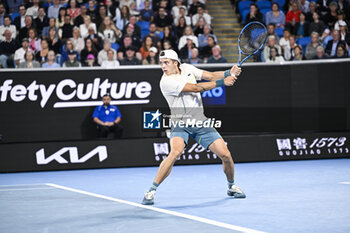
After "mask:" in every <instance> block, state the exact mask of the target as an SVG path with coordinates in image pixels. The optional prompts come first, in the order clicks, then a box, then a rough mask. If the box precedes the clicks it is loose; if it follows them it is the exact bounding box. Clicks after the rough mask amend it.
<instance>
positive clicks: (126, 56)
mask: <svg viewBox="0 0 350 233" xmlns="http://www.w3.org/2000/svg"><path fill="white" fill-rule="evenodd" d="M163 49H174V50H176V51H177V52H178V53H179V55H180V58H181V59H182V61H186V62H189V63H192V64H197V63H207V62H209V63H210V62H213V63H216V62H226V60H225V59H224V58H223V57H222V56H221V51H220V47H219V46H218V45H217V39H216V36H215V35H214V33H213V30H212V28H211V16H210V15H209V14H208V12H207V10H206V0H47V1H42V0H27V1H25V0H0V66H1V67H2V68H17V67H18V68H34V67H43V68H57V67H81V66H90V67H91V66H102V67H105V68H110V67H111V68H112V67H117V66H120V65H141V64H143V65H148V64H158V63H159V59H158V53H159V52H160V51H161V50H163Z"/></svg>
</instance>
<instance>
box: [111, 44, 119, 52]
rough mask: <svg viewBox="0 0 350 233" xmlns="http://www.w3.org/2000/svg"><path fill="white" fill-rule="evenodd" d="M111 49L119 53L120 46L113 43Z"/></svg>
mask: <svg viewBox="0 0 350 233" xmlns="http://www.w3.org/2000/svg"><path fill="white" fill-rule="evenodd" d="M111 47H112V49H114V50H115V51H117V50H118V48H119V44H117V43H111Z"/></svg>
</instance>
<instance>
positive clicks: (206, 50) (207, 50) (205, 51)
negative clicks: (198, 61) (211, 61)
mask: <svg viewBox="0 0 350 233" xmlns="http://www.w3.org/2000/svg"><path fill="white" fill-rule="evenodd" d="M215 45H216V42H215V38H214V37H213V36H208V44H207V45H206V46H204V47H201V48H200V50H199V57H200V58H202V59H203V60H204V61H206V60H207V59H208V58H209V57H210V56H211V55H213V54H212V49H213V47H214V46H215Z"/></svg>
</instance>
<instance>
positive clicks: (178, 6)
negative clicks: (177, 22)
mask: <svg viewBox="0 0 350 233" xmlns="http://www.w3.org/2000/svg"><path fill="white" fill-rule="evenodd" d="M181 8H183V9H184V10H185V12H186V11H187V8H186V6H184V5H183V3H182V0H176V1H175V6H173V7H172V8H171V15H172V16H173V18H174V19H176V18H178V17H179V16H180V9H181Z"/></svg>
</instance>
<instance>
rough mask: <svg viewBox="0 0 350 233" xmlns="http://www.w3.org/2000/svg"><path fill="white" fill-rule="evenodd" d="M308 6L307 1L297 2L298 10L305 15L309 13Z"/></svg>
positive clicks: (299, 0) (300, 0)
mask: <svg viewBox="0 0 350 233" xmlns="http://www.w3.org/2000/svg"><path fill="white" fill-rule="evenodd" d="M309 5H310V2H309V1H307V0H298V8H299V9H300V10H301V12H304V13H305V14H306V13H307V12H309V11H310V8H309Z"/></svg>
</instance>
